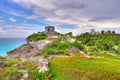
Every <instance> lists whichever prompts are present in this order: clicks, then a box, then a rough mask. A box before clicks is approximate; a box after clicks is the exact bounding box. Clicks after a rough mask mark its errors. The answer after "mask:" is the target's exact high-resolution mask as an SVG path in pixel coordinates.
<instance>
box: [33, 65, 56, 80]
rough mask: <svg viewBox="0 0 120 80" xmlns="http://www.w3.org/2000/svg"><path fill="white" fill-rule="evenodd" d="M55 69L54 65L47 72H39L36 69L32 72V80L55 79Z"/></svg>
mask: <svg viewBox="0 0 120 80" xmlns="http://www.w3.org/2000/svg"><path fill="white" fill-rule="evenodd" d="M52 71H53V69H52V67H49V71H47V72H39V71H38V70H37V71H34V72H32V73H31V74H32V78H31V79H32V80H53V78H54V73H53V72H52Z"/></svg>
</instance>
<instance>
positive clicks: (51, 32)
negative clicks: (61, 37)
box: [38, 26, 57, 36]
mask: <svg viewBox="0 0 120 80" xmlns="http://www.w3.org/2000/svg"><path fill="white" fill-rule="evenodd" d="M38 33H39V34H47V35H49V36H54V35H57V32H56V31H55V27H54V26H46V27H45V31H43V32H38Z"/></svg>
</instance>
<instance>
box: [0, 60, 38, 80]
mask: <svg viewBox="0 0 120 80" xmlns="http://www.w3.org/2000/svg"><path fill="white" fill-rule="evenodd" d="M5 62H6V65H5V68H0V80H19V78H20V77H21V76H22V74H21V73H20V72H18V70H22V69H23V70H27V71H28V73H29V75H30V76H31V75H32V74H30V73H31V72H34V71H36V68H37V64H35V63H33V62H32V61H24V62H23V61H21V60H20V59H10V60H5Z"/></svg>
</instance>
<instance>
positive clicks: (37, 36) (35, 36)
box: [26, 33, 48, 42]
mask: <svg viewBox="0 0 120 80" xmlns="http://www.w3.org/2000/svg"><path fill="white" fill-rule="evenodd" d="M47 37H48V36H47V35H46V34H35V33H34V34H32V35H30V36H28V37H27V38H26V39H27V41H28V42H36V41H38V40H44V39H47Z"/></svg>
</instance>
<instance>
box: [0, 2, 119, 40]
mask: <svg viewBox="0 0 120 80" xmlns="http://www.w3.org/2000/svg"><path fill="white" fill-rule="evenodd" d="M45 26H55V28H56V31H58V32H61V33H67V32H73V34H74V35H78V34H81V33H84V32H89V31H90V30H91V29H96V30H98V31H100V30H115V31H116V32H117V33H120V0H0V38H18V37H19V38H22V37H27V36H28V35H30V34H32V33H35V32H40V31H44V27H45Z"/></svg>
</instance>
